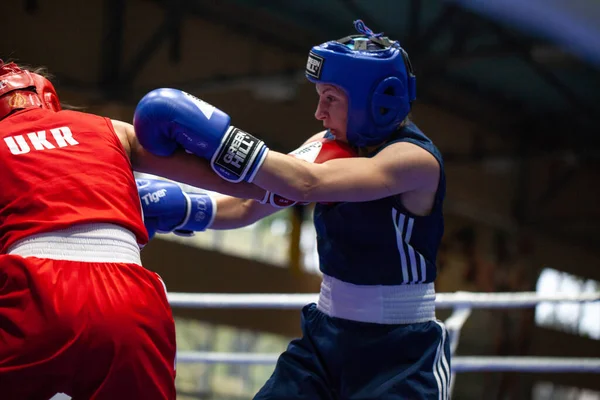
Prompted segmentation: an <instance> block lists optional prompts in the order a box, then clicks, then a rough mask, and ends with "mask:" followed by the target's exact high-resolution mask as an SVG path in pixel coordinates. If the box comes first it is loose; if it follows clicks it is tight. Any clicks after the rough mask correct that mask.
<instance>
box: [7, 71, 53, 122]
mask: <svg viewBox="0 0 600 400" xmlns="http://www.w3.org/2000/svg"><path fill="white" fill-rule="evenodd" d="M28 107H41V108H46V109H48V110H52V111H60V109H61V107H60V100H59V99H58V95H57V94H56V90H55V89H54V86H53V85H52V83H51V82H50V81H49V80H48V79H46V78H44V77H43V76H41V75H38V74H36V73H33V72H30V71H27V70H23V69H21V68H19V67H18V66H17V65H16V64H15V63H9V64H4V62H2V60H0V119H2V118H4V117H6V116H7V115H8V114H10V113H11V112H13V111H14V110H17V109H22V108H28Z"/></svg>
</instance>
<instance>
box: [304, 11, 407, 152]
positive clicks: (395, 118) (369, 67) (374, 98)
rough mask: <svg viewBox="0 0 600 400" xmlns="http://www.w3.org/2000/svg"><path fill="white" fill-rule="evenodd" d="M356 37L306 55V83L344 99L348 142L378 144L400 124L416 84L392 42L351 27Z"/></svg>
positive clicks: (358, 25) (360, 27) (359, 25)
mask: <svg viewBox="0 0 600 400" xmlns="http://www.w3.org/2000/svg"><path fill="white" fill-rule="evenodd" d="M354 26H355V28H356V29H357V31H358V32H359V33H361V34H360V35H352V36H347V37H345V38H343V39H340V40H334V41H329V42H326V43H323V44H321V45H318V46H315V47H313V48H312V49H311V51H310V53H309V55H308V61H307V63H306V77H307V78H308V79H309V80H310V81H311V82H313V83H326V84H331V85H335V86H337V87H339V88H341V89H343V90H344V91H345V93H346V95H347V96H348V126H347V128H346V135H347V138H348V142H349V143H350V144H352V145H354V146H359V147H362V146H369V145H375V144H379V143H381V142H383V141H385V139H386V138H387V137H388V136H390V134H391V133H392V132H394V131H395V130H396V129H397V127H398V125H399V124H400V122H402V121H403V120H404V118H406V116H407V115H408V113H409V112H410V109H411V103H412V101H413V100H414V99H415V97H416V78H415V76H414V74H413V71H412V67H411V65H410V61H409V59H408V55H407V54H406V52H405V51H404V49H402V47H400V44H399V43H398V42H397V41H393V40H390V39H389V38H387V37H382V36H381V34H373V32H372V31H371V30H370V29H369V28H367V27H366V26H364V24H363V23H362V21H361V20H357V21H354Z"/></svg>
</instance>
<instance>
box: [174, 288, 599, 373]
mask: <svg viewBox="0 0 600 400" xmlns="http://www.w3.org/2000/svg"><path fill="white" fill-rule="evenodd" d="M168 298H169V303H170V304H171V306H172V307H174V308H254V309H300V308H302V307H303V306H304V305H306V304H308V303H312V302H316V301H317V299H318V294H277V293H269V294H254V293H253V294H230V293H228V294H222V293H219V294H215V293H169V294H168ZM599 301H600V293H584V294H576V295H575V294H561V293H556V294H548V295H545V294H544V295H541V294H538V293H535V292H521V293H472V292H456V293H438V294H437V295H436V302H435V303H436V307H437V308H439V309H441V308H452V309H453V313H452V314H451V315H450V317H448V319H447V320H446V321H445V322H444V324H445V325H446V328H447V330H448V335H449V338H450V348H451V351H452V354H454V352H455V351H456V348H457V347H458V340H459V336H460V330H461V328H462V327H463V325H464V323H465V322H466V320H467V319H468V317H469V316H470V315H471V310H472V309H474V308H487V309H498V308H502V309H508V308H527V307H533V306H535V305H537V304H539V303H587V302H599ZM278 357H279V354H278V353H277V354H273V353H225V352H198V351H182V352H179V353H178V355H177V362H178V363H186V364H187V363H208V364H212V363H226V364H255V365H274V364H275V363H276V361H277V358H278ZM452 370H453V374H452V375H453V376H452V377H453V378H454V374H455V373H460V372H483V371H494V372H546V373H548V372H554V373H567V372H568V373H600V358H564V357H560V358H559V357H490V356H453V357H452ZM452 381H454V379H452Z"/></svg>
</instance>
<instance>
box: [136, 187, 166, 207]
mask: <svg viewBox="0 0 600 400" xmlns="http://www.w3.org/2000/svg"><path fill="white" fill-rule="evenodd" d="M166 195H167V189H159V190H157V191H156V192H152V193H146V194H145V195H143V196H142V200H143V201H144V203H146V205H150V203H158V202H159V201H160V199H161V198H163V197H165V196H166Z"/></svg>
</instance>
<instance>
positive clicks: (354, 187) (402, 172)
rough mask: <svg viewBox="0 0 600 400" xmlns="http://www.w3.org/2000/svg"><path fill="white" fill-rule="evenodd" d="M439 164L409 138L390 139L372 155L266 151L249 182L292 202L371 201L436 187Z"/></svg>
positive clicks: (432, 189) (435, 188)
mask: <svg viewBox="0 0 600 400" xmlns="http://www.w3.org/2000/svg"><path fill="white" fill-rule="evenodd" d="M439 177H440V165H439V163H438V161H437V160H436V159H435V157H434V156H433V155H432V154H430V153H429V152H427V151H426V150H424V149H422V148H421V147H419V146H416V145H414V144H412V143H406V142H399V143H394V144H392V145H390V146H388V147H386V148H385V149H383V150H382V151H381V152H380V153H378V154H377V155H375V156H374V157H372V158H366V157H355V158H340V159H333V160H330V161H328V162H326V163H322V164H313V163H307V162H303V161H302V160H298V159H295V158H293V157H289V156H287V155H285V154H281V153H277V152H275V151H270V152H269V154H268V155H267V157H266V158H265V161H264V163H263V164H262V167H261V168H260V169H259V170H258V172H257V174H256V176H255V178H254V180H253V183H254V184H256V185H258V186H260V187H262V188H264V189H266V190H269V191H272V192H275V193H277V194H279V195H281V196H284V197H286V198H289V199H293V200H296V201H305V202H334V201H370V200H375V199H380V198H383V197H387V196H392V195H397V194H401V193H406V192H410V191H415V190H422V191H431V192H435V191H436V190H437V185H438V182H439Z"/></svg>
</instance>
